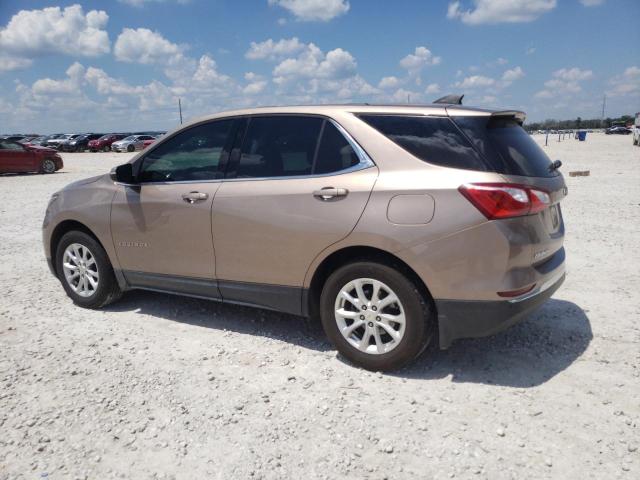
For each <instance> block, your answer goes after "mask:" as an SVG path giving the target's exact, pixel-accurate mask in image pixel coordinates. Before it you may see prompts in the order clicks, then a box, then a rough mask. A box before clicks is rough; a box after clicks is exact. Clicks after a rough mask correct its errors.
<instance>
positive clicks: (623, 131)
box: [604, 127, 631, 135]
mask: <svg viewBox="0 0 640 480" xmlns="http://www.w3.org/2000/svg"><path fill="white" fill-rule="evenodd" d="M604 133H606V134H607V135H629V134H630V133H631V129H629V128H627V127H609V128H607V129H606V130H605V131H604Z"/></svg>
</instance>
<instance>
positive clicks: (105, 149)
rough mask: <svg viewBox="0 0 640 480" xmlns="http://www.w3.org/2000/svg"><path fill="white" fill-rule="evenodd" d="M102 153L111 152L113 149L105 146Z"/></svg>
mask: <svg viewBox="0 0 640 480" xmlns="http://www.w3.org/2000/svg"><path fill="white" fill-rule="evenodd" d="M102 151H103V152H109V151H111V147H109V145H105V146H104V147H102Z"/></svg>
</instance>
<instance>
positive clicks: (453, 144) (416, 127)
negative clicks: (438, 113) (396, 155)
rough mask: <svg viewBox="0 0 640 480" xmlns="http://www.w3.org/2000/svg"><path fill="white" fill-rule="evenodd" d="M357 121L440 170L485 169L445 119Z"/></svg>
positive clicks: (373, 117) (407, 117) (367, 117)
mask: <svg viewBox="0 0 640 480" xmlns="http://www.w3.org/2000/svg"><path fill="white" fill-rule="evenodd" d="M359 118H360V119H362V120H363V121H365V122H366V123H368V124H369V125H371V126H372V127H373V128H375V129H376V130H378V131H379V132H380V133H382V134H383V135H385V136H386V137H387V138H389V139H390V140H392V141H393V142H395V143H396V144H398V145H399V146H401V147H402V148H404V149H405V150H407V151H408V152H409V153H411V154H413V155H414V156H416V157H418V158H419V159H420V160H423V161H425V162H428V163H433V164H435V165H441V166H444V167H451V168H462V169H467V170H481V171H486V170H489V168H488V165H487V163H486V162H485V161H484V160H483V159H482V157H481V156H480V155H479V154H478V152H477V151H476V150H475V149H474V148H473V146H472V145H471V143H469V140H467V139H466V138H465V136H464V135H463V134H462V133H461V132H460V130H459V129H458V128H457V127H456V126H455V124H454V123H453V122H452V121H451V119H449V118H448V117H424V116H410V115H360V117H359Z"/></svg>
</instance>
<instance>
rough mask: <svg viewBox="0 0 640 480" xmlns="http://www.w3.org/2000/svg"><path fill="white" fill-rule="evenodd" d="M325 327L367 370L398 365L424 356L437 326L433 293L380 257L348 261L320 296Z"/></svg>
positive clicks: (343, 351) (348, 355)
mask: <svg viewBox="0 0 640 480" xmlns="http://www.w3.org/2000/svg"><path fill="white" fill-rule="evenodd" d="M320 316H321V319H322V325H323V327H324V331H325V333H326V334H327V336H328V337H329V340H331V342H332V343H333V344H334V345H335V347H336V348H337V350H338V351H339V352H340V353H341V354H342V355H344V356H345V357H346V358H347V359H349V360H350V361H352V362H353V363H355V364H357V365H359V366H361V367H363V368H366V369H367V370H374V371H384V370H394V369H398V368H400V367H402V366H404V365H406V364H407V363H409V362H411V361H412V360H414V359H415V358H416V357H418V356H419V355H420V354H421V353H422V352H423V351H424V350H425V348H426V347H427V346H428V344H429V342H430V340H431V337H432V336H433V332H434V329H435V328H434V325H435V318H434V317H435V315H434V313H433V309H432V307H431V302H430V300H429V299H427V298H425V295H424V294H423V293H422V292H420V291H419V289H418V287H417V286H416V284H415V283H414V282H413V281H411V280H410V279H409V278H407V277H406V276H405V275H404V274H402V273H400V272H399V271H398V270H396V269H394V268H392V267H390V266H387V265H383V264H379V263H373V262H357V263H351V264H348V265H345V266H343V267H341V268H339V269H338V270H336V271H335V272H333V273H332V274H331V275H330V276H329V278H328V279H327V281H326V283H325V285H324V287H323V289H322V294H321V296H320Z"/></svg>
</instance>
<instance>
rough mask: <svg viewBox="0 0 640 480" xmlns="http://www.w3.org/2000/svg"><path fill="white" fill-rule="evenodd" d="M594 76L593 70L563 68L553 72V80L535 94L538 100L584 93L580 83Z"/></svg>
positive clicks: (545, 83)
mask: <svg viewBox="0 0 640 480" xmlns="http://www.w3.org/2000/svg"><path fill="white" fill-rule="evenodd" d="M592 76H593V72H592V71H591V70H581V69H579V68H577V67H573V68H561V69H560V70H556V71H555V72H553V74H552V76H551V79H549V80H547V81H546V82H544V86H545V88H544V89H543V90H540V91H539V92H537V93H536V94H535V97H536V98H553V97H556V96H559V95H572V94H576V93H579V92H581V91H582V86H581V85H580V82H583V81H585V80H588V79H590V78H591V77H592Z"/></svg>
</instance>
